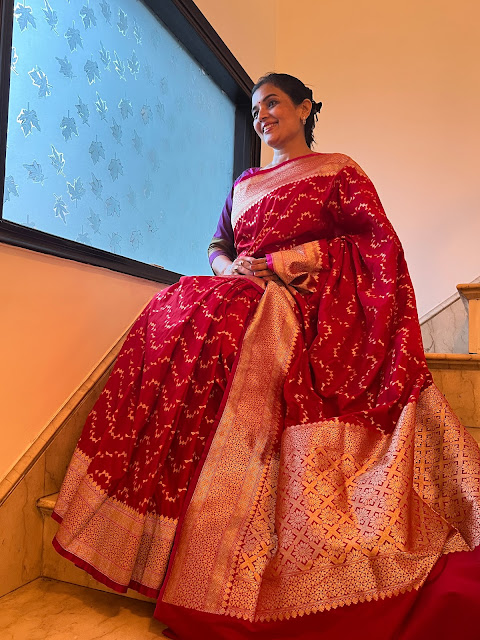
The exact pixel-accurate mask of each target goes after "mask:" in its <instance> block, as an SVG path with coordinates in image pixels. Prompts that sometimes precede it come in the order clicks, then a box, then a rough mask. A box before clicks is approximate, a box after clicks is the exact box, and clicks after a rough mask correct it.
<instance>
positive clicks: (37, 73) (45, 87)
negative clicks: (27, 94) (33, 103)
mask: <svg viewBox="0 0 480 640" xmlns="http://www.w3.org/2000/svg"><path fill="white" fill-rule="evenodd" d="M28 75H29V76H30V78H31V80H32V82H33V84H34V86H35V87H38V97H39V98H46V97H47V96H49V95H51V93H52V92H51V89H52V85H51V84H49V83H48V78H47V76H46V75H45V74H44V73H43V71H42V70H41V69H40V67H38V66H36V67H34V68H33V69H32V70H31V71H29V72H28Z"/></svg>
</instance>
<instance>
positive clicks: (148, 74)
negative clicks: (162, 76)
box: [143, 62, 154, 82]
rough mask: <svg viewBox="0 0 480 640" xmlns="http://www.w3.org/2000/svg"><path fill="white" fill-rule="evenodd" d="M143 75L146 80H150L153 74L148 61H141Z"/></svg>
mask: <svg viewBox="0 0 480 640" xmlns="http://www.w3.org/2000/svg"><path fill="white" fill-rule="evenodd" d="M143 75H144V76H145V78H146V79H147V80H148V82H152V80H153V77H154V76H153V71H152V67H151V66H150V65H149V64H148V62H144V63H143Z"/></svg>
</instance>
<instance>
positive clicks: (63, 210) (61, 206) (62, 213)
mask: <svg viewBox="0 0 480 640" xmlns="http://www.w3.org/2000/svg"><path fill="white" fill-rule="evenodd" d="M53 195H54V196H55V204H54V205H53V210H54V212H55V217H56V218H60V219H61V220H63V222H64V223H65V224H67V216H68V215H69V211H68V209H67V205H66V204H65V202H64V200H63V197H62V196H57V195H55V194H53Z"/></svg>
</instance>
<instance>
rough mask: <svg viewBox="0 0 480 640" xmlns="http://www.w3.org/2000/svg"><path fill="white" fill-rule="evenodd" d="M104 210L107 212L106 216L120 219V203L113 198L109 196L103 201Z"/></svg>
mask: <svg viewBox="0 0 480 640" xmlns="http://www.w3.org/2000/svg"><path fill="white" fill-rule="evenodd" d="M105 209H106V211H107V216H117V217H120V202H119V201H118V200H117V199H116V198H114V197H113V196H110V197H109V198H107V199H106V200H105Z"/></svg>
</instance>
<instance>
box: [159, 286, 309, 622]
mask: <svg viewBox="0 0 480 640" xmlns="http://www.w3.org/2000/svg"><path fill="white" fill-rule="evenodd" d="M297 335H298V325H297V321H296V319H295V315H294V312H293V309H292V307H291V302H290V299H289V295H288V293H287V291H286V289H285V288H283V287H280V286H278V285H277V284H275V283H273V282H270V283H268V285H267V288H266V291H265V293H264V295H263V297H262V299H261V301H260V303H259V306H258V308H257V311H256V313H255V316H254V318H253V320H252V322H251V323H250V325H249V327H248V329H247V332H246V335H245V338H244V342H243V345H242V351H241V355H240V358H239V362H238V365H237V369H236V372H235V376H234V380H233V383H232V386H231V390H230V393H229V399H228V402H227V405H226V406H225V409H224V412H223V414H222V418H221V420H220V423H219V425H218V428H217V431H216V434H215V438H214V440H213V443H212V445H211V448H210V450H209V453H208V456H207V459H206V461H205V464H204V467H203V469H202V473H201V476H200V479H199V481H198V483H197V487H196V489H195V492H194V495H193V497H192V500H191V502H190V505H189V507H188V510H187V514H186V517H185V521H184V523H183V526H182V530H181V533H180V543H179V546H178V551H177V553H176V556H175V559H174V563H173V567H172V572H171V575H170V577H169V580H168V584H167V587H166V590H165V593H164V597H163V600H164V601H165V602H169V603H172V604H177V605H181V606H186V607H190V608H194V609H199V610H201V611H214V612H223V600H224V597H225V593H224V592H225V587H226V586H227V590H228V584H229V582H230V574H231V568H232V566H234V565H235V564H236V563H237V562H238V558H236V557H235V554H236V553H237V551H236V549H237V541H238V539H239V538H240V537H241V536H242V532H243V530H244V529H245V526H246V523H247V521H248V518H249V515H250V511H251V509H252V505H254V504H256V502H257V501H258V500H259V499H260V498H261V488H262V487H263V485H264V484H265V482H267V483H268V484H270V483H272V484H274V483H275V482H274V478H272V477H270V469H271V465H270V462H271V460H272V459H275V458H276V459H277V463H278V452H277V453H275V452H274V449H273V445H274V444H275V441H276V440H277V438H278V430H279V428H280V427H281V419H282V411H281V408H282V407H281V404H282V390H283V382H284V378H285V375H286V373H287V371H288V368H289V361H290V357H291V354H292V352H293V348H294V344H295V340H296V337H297ZM259 490H260V493H259Z"/></svg>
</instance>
